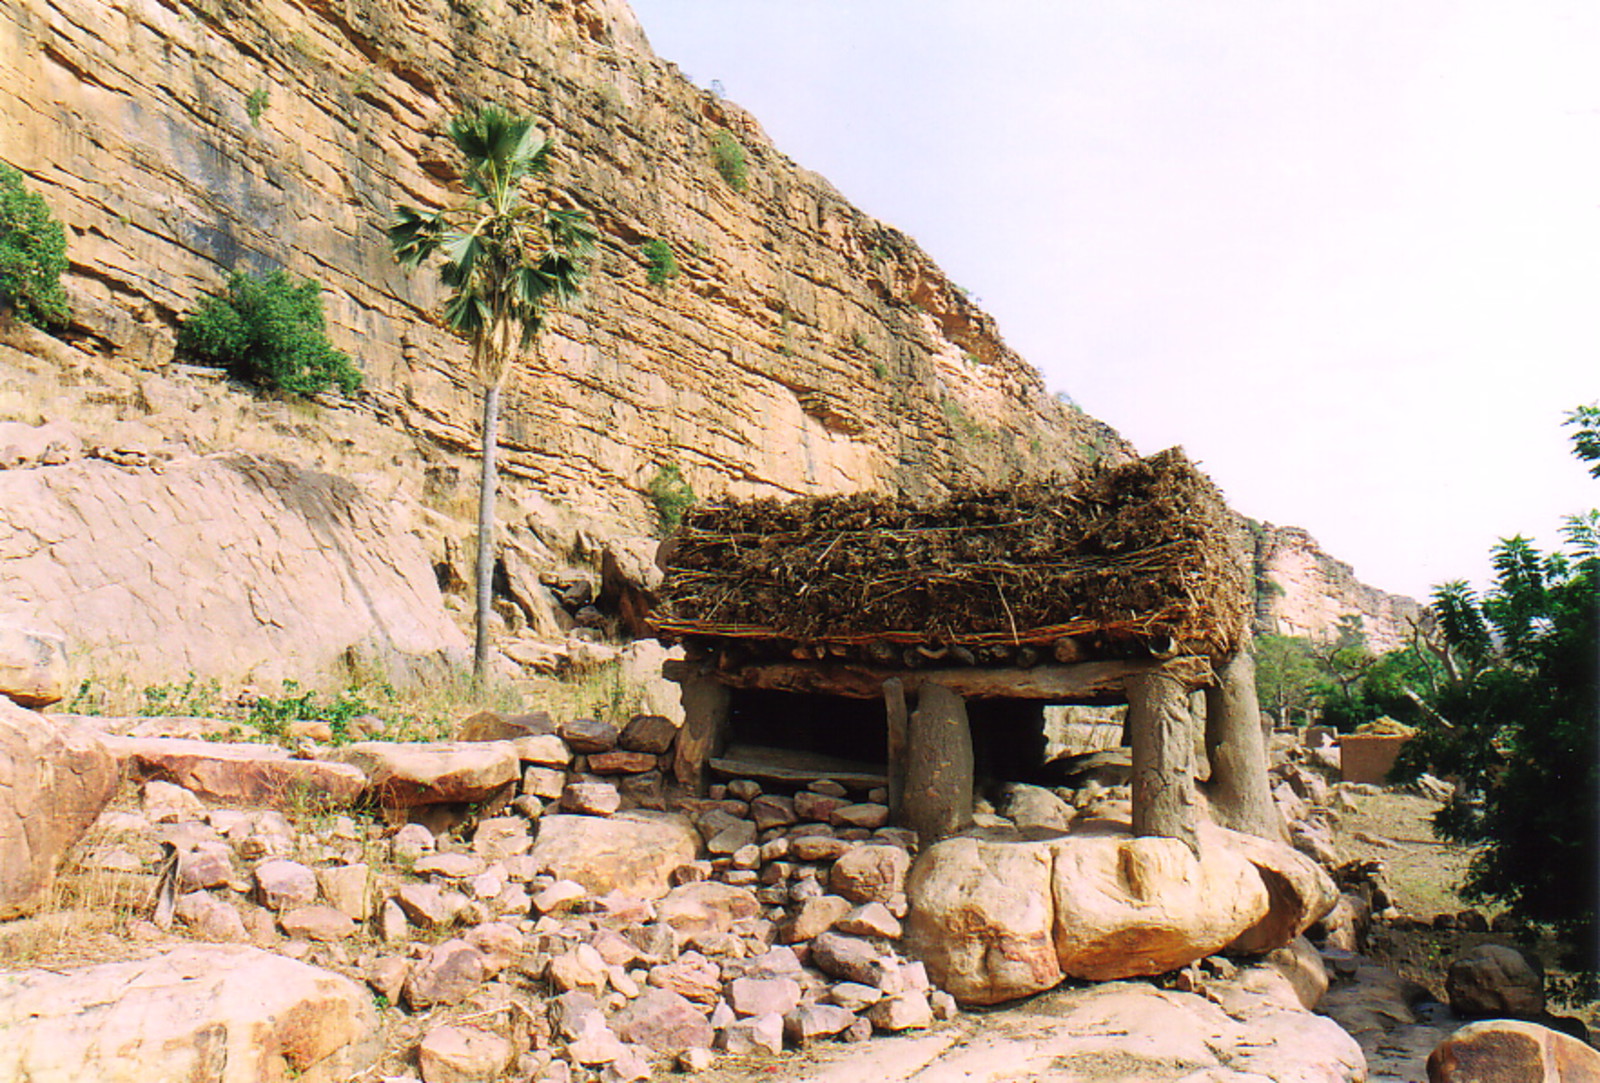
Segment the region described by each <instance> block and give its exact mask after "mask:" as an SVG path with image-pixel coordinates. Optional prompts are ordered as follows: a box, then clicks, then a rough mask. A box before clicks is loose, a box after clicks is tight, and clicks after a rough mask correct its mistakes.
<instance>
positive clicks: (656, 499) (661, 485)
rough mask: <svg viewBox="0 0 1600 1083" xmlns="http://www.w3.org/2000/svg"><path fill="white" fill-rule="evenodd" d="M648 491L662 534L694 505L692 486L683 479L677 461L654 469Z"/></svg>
mask: <svg viewBox="0 0 1600 1083" xmlns="http://www.w3.org/2000/svg"><path fill="white" fill-rule="evenodd" d="M649 493H650V503H652V504H654V505H655V509H656V520H657V525H658V526H659V528H660V531H661V533H662V535H666V534H670V533H671V532H672V531H673V530H674V529H676V527H677V525H678V524H679V523H681V522H683V516H684V513H685V512H687V511H688V510H689V509H690V508H692V507H694V502H695V495H694V487H693V486H692V485H690V484H689V482H688V481H687V480H685V478H684V476H683V471H681V470H679V469H678V464H677V463H668V464H667V465H665V466H662V467H658V468H657V469H656V472H655V474H653V475H652V476H651V478H650V485H649Z"/></svg>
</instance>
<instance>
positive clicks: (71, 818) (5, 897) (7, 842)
mask: <svg viewBox="0 0 1600 1083" xmlns="http://www.w3.org/2000/svg"><path fill="white" fill-rule="evenodd" d="M116 784H117V772H116V764H115V762H114V761H113V760H112V758H111V755H110V753H108V752H107V751H106V750H105V748H104V747H103V746H102V745H101V744H100V742H99V740H97V739H96V738H95V736H94V735H93V734H91V733H88V732H86V731H84V730H81V729H69V728H66V727H62V726H57V725H56V724H55V723H53V722H51V721H50V720H49V719H47V718H45V717H44V716H42V715H37V714H34V713H33V712H32V711H26V710H23V709H22V708H21V707H17V706H15V705H13V704H12V703H11V702H10V701H9V700H7V699H6V698H5V697H3V696H0V921H4V920H6V919H8V918H14V917H16V916H17V915H19V914H24V913H27V912H28V911H30V910H32V909H34V908H36V907H37V906H38V905H39V904H40V903H41V901H42V900H43V899H44V897H45V896H46V895H47V893H48V892H49V890H50V885H51V883H52V882H53V881H54V879H55V873H56V867H57V865H59V863H60V861H61V858H62V857H63V856H64V855H65V854H66V852H67V850H68V849H69V848H70V847H71V846H72V845H73V844H74V843H76V842H77V841H78V840H79V839H80V838H82V837H83V833H84V832H85V831H86V830H87V829H88V828H89V825H90V824H92V823H94V821H95V817H97V816H99V815H100V810H101V809H103V808H105V806H106V802H108V801H109V800H111V794H112V792H113V791H114V790H115V789H116Z"/></svg>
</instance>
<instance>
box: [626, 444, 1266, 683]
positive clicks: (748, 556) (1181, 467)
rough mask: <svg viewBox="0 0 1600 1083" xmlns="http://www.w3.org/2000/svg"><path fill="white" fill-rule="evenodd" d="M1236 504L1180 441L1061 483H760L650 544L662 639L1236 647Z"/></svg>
mask: <svg viewBox="0 0 1600 1083" xmlns="http://www.w3.org/2000/svg"><path fill="white" fill-rule="evenodd" d="M1234 522H1235V520H1234V517H1233V515H1232V513H1231V512H1229V511H1228V509H1227V506H1226V504H1225V503H1224V501H1223V498H1222V495H1221V494H1220V493H1219V492H1218V491H1217V489H1216V487H1215V486H1214V485H1213V484H1212V483H1211V481H1210V479H1208V478H1207V477H1206V476H1205V475H1204V474H1202V473H1200V472H1199V471H1198V470H1197V469H1195V467H1194V465H1193V464H1192V463H1190V461H1189V459H1188V458H1187V456H1185V455H1184V453H1183V451H1182V450H1181V449H1177V448H1173V449H1169V450H1167V451H1163V452H1161V453H1159V454H1157V455H1153V456H1151V457H1149V458H1147V459H1142V460H1138V461H1135V462H1131V463H1126V464H1123V465H1121V466H1117V467H1114V468H1111V469H1108V470H1105V471H1102V472H1098V473H1096V474H1093V475H1091V476H1089V477H1087V478H1085V479H1083V480H1081V481H1080V482H1078V483H1076V484H1072V485H1064V484H1060V483H1054V482H1043V481H1041V482H1029V483H1026V484H1023V485H1020V486H1014V487H1011V488H1007V489H994V490H970V491H962V492H957V493H954V494H952V495H951V496H949V497H948V498H946V499H945V500H943V501H940V502H938V503H936V504H929V505H919V504H916V503H913V502H911V501H908V500H905V499H901V498H896V497H886V496H882V495H874V494H858V495H851V496H828V497H815V498H808V499H799V500H775V499H763V500H755V501H750V502H745V503H723V504H716V505H710V506H705V507H701V508H698V509H696V510H694V511H692V512H691V513H690V514H689V515H688V516H687V518H686V519H685V521H684V523H683V524H682V525H681V526H680V528H679V529H678V531H677V532H676V534H675V535H674V536H673V538H672V539H670V540H669V542H668V543H667V545H666V546H665V547H664V549H663V561H662V562H663V567H664V568H665V571H666V573H667V574H666V582H665V584H664V587H663V590H662V595H663V602H662V606H661V607H660V609H659V610H658V612H657V614H656V616H655V619H654V623H655V625H656V627H657V629H658V631H659V632H660V633H661V634H662V635H663V636H665V637H668V638H675V637H699V638H709V639H729V640H741V639H742V640H768V641H784V642H789V643H794V644H856V645H860V644H864V643H869V642H889V643H896V644H907V645H928V646H933V647H941V646H945V647H948V646H963V645H964V646H978V645H984V644H997V643H1003V644H1042V643H1049V642H1051V641H1053V640H1056V639H1058V638H1060V637H1063V636H1080V635H1086V634H1091V633H1104V634H1110V635H1117V636H1130V637H1170V638H1171V639H1173V640H1175V641H1176V642H1177V643H1178V644H1180V645H1181V647H1182V648H1183V649H1185V650H1189V651H1192V652H1196V653H1207V654H1217V655H1224V654H1229V653H1232V652H1233V651H1234V650H1236V649H1237V648H1238V646H1239V645H1240V641H1241V637H1242V635H1243V631H1244V628H1245V625H1246V620H1247V616H1248V610H1249V604H1250V593H1249V575H1248V570H1247V568H1246V566H1245V562H1244V559H1243V557H1242V554H1241V551H1240V549H1239V548H1238V545H1237V540H1236V539H1237V532H1236V530H1235V527H1234Z"/></svg>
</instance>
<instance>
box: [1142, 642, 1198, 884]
mask: <svg viewBox="0 0 1600 1083" xmlns="http://www.w3.org/2000/svg"><path fill="white" fill-rule="evenodd" d="M1191 726H1192V722H1191V720H1190V717H1189V692H1188V689H1187V688H1186V687H1185V686H1184V682H1183V681H1182V680H1180V679H1179V678H1177V677H1176V676H1174V675H1173V674H1171V673H1169V672H1167V671H1166V670H1165V669H1164V668H1160V669H1152V670H1150V671H1148V672H1146V673H1140V674H1136V675H1134V676H1131V677H1129V678H1128V734H1129V737H1130V738H1131V740H1132V743H1133V833H1134V834H1135V835H1159V836H1161V837H1163V838H1169V839H1181V840H1183V842H1185V843H1187V844H1188V846H1189V849H1191V850H1194V851H1195V852H1196V853H1198V852H1199V839H1198V836H1197V834H1196V826H1195V824H1196V821H1197V819H1198V815H1199V813H1198V807H1197V802H1196V795H1195V788H1194V737H1193V735H1192V733H1191Z"/></svg>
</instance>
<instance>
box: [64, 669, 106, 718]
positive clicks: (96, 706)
mask: <svg viewBox="0 0 1600 1083" xmlns="http://www.w3.org/2000/svg"><path fill="white" fill-rule="evenodd" d="M61 709H62V710H63V711H65V712H66V713H67V714H85V715H102V714H105V713H106V696H105V692H104V691H103V690H101V689H98V688H96V687H95V686H94V682H93V681H91V680H90V679H89V678H87V677H85V678H84V679H83V680H82V681H79V682H78V690H77V691H76V692H74V693H72V698H71V699H69V700H67V702H66V703H65V704H63V705H62V708H61Z"/></svg>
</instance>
